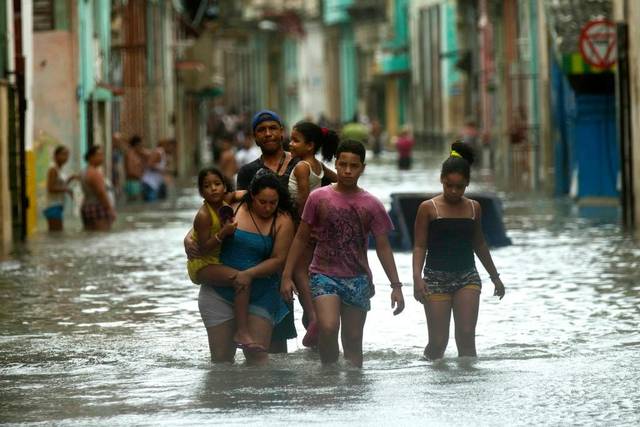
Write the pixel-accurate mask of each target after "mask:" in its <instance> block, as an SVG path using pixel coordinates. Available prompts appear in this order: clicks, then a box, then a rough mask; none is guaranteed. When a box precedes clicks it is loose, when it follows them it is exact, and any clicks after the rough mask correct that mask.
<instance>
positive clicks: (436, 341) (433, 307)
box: [424, 300, 451, 360]
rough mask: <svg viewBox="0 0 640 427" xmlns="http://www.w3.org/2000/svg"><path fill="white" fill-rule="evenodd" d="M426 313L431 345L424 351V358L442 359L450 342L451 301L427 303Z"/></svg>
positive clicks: (425, 306)
mask: <svg viewBox="0 0 640 427" xmlns="http://www.w3.org/2000/svg"><path fill="white" fill-rule="evenodd" d="M424 312H425V315H426V316H427V328H428V330H429V343H428V344H427V347H426V348H425V349H424V356H425V357H426V358H427V359H429V360H435V359H441V358H442V357H443V356H444V351H445V350H446V348H447V344H448V342H449V322H450V321H451V301H449V300H445V301H427V303H426V304H425V305H424Z"/></svg>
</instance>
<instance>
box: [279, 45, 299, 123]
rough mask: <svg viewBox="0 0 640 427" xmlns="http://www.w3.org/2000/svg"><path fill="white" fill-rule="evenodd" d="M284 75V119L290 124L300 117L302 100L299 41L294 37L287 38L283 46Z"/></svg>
mask: <svg viewBox="0 0 640 427" xmlns="http://www.w3.org/2000/svg"><path fill="white" fill-rule="evenodd" d="M283 56H284V58H283V61H282V65H283V68H284V70H283V75H284V87H283V90H284V93H283V95H282V99H283V101H284V120H285V122H287V124H288V125H289V126H290V125H291V124H292V123H294V121H296V120H298V119H299V118H300V102H299V97H298V69H299V67H298V42H297V40H295V39H293V38H289V37H288V38H286V39H285V40H284V46H283Z"/></svg>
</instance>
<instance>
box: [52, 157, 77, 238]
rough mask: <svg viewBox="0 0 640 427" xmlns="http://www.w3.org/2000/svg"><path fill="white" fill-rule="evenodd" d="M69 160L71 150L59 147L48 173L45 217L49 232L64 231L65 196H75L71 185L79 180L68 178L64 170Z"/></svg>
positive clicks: (75, 176)
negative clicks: (70, 187)
mask: <svg viewBox="0 0 640 427" xmlns="http://www.w3.org/2000/svg"><path fill="white" fill-rule="evenodd" d="M68 160H69V149H68V148H67V147H65V146H64V145H58V146H57V147H56V149H55V150H54V152H53V164H52V165H51V167H50V168H49V172H47V207H46V208H45V210H44V216H45V218H47V224H48V226H49V231H62V229H63V218H64V198H65V195H67V194H69V195H70V196H72V195H73V193H72V192H71V189H69V183H71V181H73V180H74V179H77V178H78V176H77V175H72V176H70V177H68V178H67V177H66V176H65V175H64V173H63V172H62V168H63V167H64V165H65V164H66V163H67V161H68Z"/></svg>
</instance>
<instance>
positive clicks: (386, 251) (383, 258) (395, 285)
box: [375, 234, 404, 315]
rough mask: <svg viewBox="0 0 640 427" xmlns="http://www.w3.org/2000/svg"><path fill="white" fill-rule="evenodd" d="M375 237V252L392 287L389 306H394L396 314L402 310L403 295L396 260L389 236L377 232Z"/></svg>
mask: <svg viewBox="0 0 640 427" xmlns="http://www.w3.org/2000/svg"><path fill="white" fill-rule="evenodd" d="M375 239H376V254H377V255H378V259H379V260H380V264H382V268H383V270H384V272H385V274H386V275H387V278H388V279H389V282H390V283H391V287H392V291H391V308H395V310H394V311H393V314H394V315H398V314H400V313H401V312H402V310H404V296H403V295H402V283H401V282H400V279H399V278H398V269H397V268H396V261H395V259H394V258H393V251H392V250H391V244H390V243H389V237H388V236H387V235H386V234H379V235H377V236H375Z"/></svg>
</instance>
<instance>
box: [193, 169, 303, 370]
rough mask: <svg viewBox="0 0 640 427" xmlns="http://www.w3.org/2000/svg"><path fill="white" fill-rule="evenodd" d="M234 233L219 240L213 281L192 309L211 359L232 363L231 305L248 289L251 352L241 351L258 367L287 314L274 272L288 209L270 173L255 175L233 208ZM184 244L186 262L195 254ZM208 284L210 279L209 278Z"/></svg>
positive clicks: (289, 227) (289, 234) (288, 234)
mask: <svg viewBox="0 0 640 427" xmlns="http://www.w3.org/2000/svg"><path fill="white" fill-rule="evenodd" d="M233 208H234V211H235V218H234V221H235V223H236V224H237V228H236V229H235V232H234V233H233V234H232V235H230V236H227V237H225V238H224V240H223V243H222V250H221V252H220V262H221V263H222V264H223V265H224V266H225V267H228V268H224V269H219V270H218V271H219V272H220V274H219V275H218V276H219V277H217V278H215V280H210V281H208V282H206V283H201V287H200V294H199V296H198V307H199V309H200V315H201V317H202V321H203V323H204V325H205V327H206V329H207V335H208V338H209V349H210V351H211V359H212V360H213V361H214V362H233V360H234V357H235V353H236V349H237V348H238V345H237V343H236V342H235V341H234V336H235V334H236V325H235V319H234V307H233V301H234V296H235V294H236V292H237V289H243V288H245V289H250V300H249V310H248V311H249V317H248V329H249V333H250V335H251V338H252V340H253V343H252V345H251V346H242V347H241V348H243V350H244V353H245V357H246V358H247V361H248V362H250V363H264V362H266V361H267V359H268V354H267V353H266V352H265V351H261V350H264V349H267V348H268V347H269V343H270V341H271V333H272V331H273V327H274V326H275V325H277V324H278V323H279V322H280V321H281V320H282V319H283V318H284V317H285V315H286V314H287V313H288V309H287V306H286V305H285V303H284V302H283V300H282V298H281V297H280V294H279V286H280V271H281V270H282V268H283V266H284V262H285V260H286V255H287V249H288V248H289V246H290V245H291V241H292V240H293V220H292V204H291V200H290V198H289V195H288V193H287V192H286V190H285V189H284V188H283V187H282V186H281V184H280V182H279V180H278V178H277V177H276V176H275V175H274V174H273V173H271V172H268V171H265V170H261V171H259V172H258V173H257V174H256V175H255V177H254V179H253V180H252V181H251V184H250V185H249V189H248V191H247V193H246V194H245V196H244V197H243V199H242V201H241V202H240V203H238V204H236V205H234V206H233ZM190 236H191V233H189V234H188V235H187V237H186V238H185V247H186V250H187V254H188V256H189V258H197V257H198V256H200V253H199V251H198V249H197V244H195V243H194V241H193V239H192V238H191V237H190ZM210 279H211V277H210Z"/></svg>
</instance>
